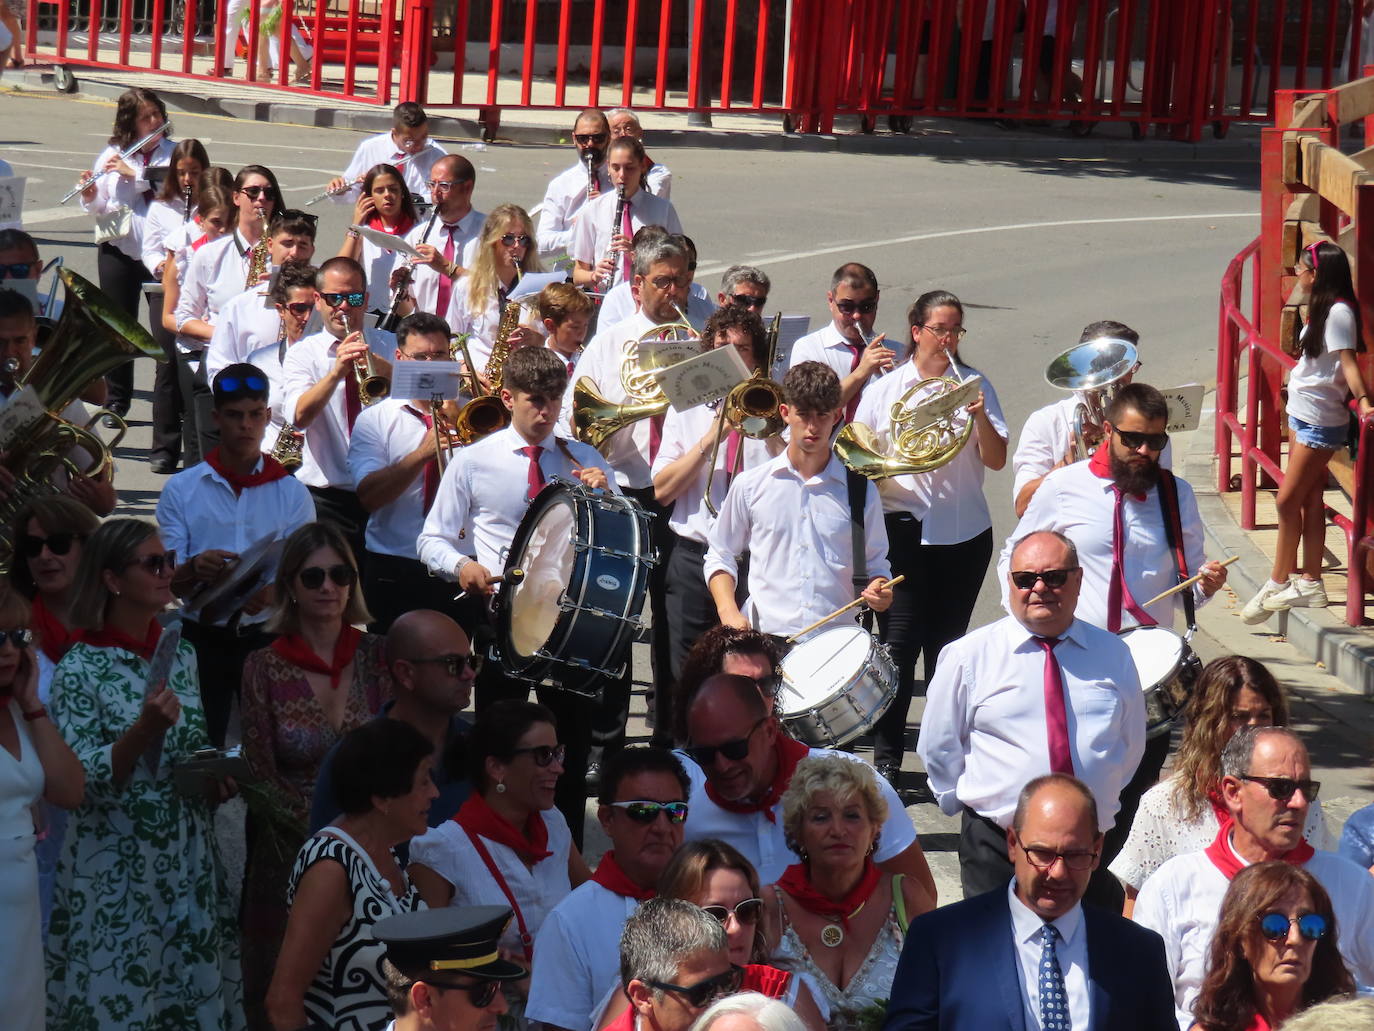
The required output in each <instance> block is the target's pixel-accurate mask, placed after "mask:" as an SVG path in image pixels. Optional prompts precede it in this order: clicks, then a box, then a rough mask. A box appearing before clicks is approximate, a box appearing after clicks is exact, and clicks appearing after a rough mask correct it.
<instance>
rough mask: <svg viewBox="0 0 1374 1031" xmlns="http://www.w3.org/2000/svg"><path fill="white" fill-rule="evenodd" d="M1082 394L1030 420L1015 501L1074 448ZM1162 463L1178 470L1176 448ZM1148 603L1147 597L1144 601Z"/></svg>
mask: <svg viewBox="0 0 1374 1031" xmlns="http://www.w3.org/2000/svg"><path fill="white" fill-rule="evenodd" d="M1081 397H1082V395H1081V394H1080V393H1079V392H1078V391H1074V392H1073V393H1072V394H1070V395H1069V396H1068V397H1065V398H1061V399H1060V400H1058V401H1056V402H1055V403H1054V404H1052V405H1045V407H1044V408H1037V409H1036V410H1035V411H1033V412H1031V413H1030V415H1028V416H1027V417H1026V422H1025V425H1023V426H1022V427H1021V437H1020V439H1018V440H1017V442H1016V451H1015V453H1014V454H1013V455H1012V456H1011V469H1012V477H1013V482H1012V486H1011V498H1012V501H1015V500H1016V498H1017V497H1018V496H1019V495H1020V494H1021V490H1022V488H1023V487H1025V485H1026V484H1028V483H1030V482H1031V481H1032V480H1038V479H1040V478H1041V477H1043V476H1044V475H1045V474H1047V473H1048V472H1049V471H1050V470H1051V469H1053V468H1054V467H1055V466H1056V465H1058V464H1059V463H1060V462H1062V461H1063V460H1064V455H1065V453H1066V452H1067V451H1068V450H1069V448H1070V447H1071V446H1072V445H1073V417H1074V412H1075V411H1077V409H1078V406H1079V405H1080V404H1081V403H1082V401H1081V400H1080V398H1081ZM1159 464H1160V467H1161V468H1163V469H1172V468H1173V467H1174V446H1173V444H1172V443H1170V444H1165V445H1164V450H1163V451H1162V452H1160V455H1159ZM1140 600H1141V601H1144V600H1145V599H1144V598H1141V599H1140Z"/></svg>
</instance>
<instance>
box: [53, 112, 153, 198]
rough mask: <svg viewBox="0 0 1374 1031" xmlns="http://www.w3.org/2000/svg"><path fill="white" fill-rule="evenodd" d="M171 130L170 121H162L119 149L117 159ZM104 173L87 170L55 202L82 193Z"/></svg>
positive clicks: (122, 159) (134, 152)
mask: <svg viewBox="0 0 1374 1031" xmlns="http://www.w3.org/2000/svg"><path fill="white" fill-rule="evenodd" d="M171 131H172V123H171V122H163V123H162V124H161V125H159V126H158V127H157V128H156V129H154V130H153V131H152V132H150V133H149V134H148V135H147V136H145V137H143V139H141V140H139V141H138V142H137V143H134V144H131V145H130V146H128V147H126V148H124V149H123V150H121V151H120V152H119V159H118V160H120V161H128V160H129V159H130V158H131V157H133V156H134V155H135V154H137V153H138V152H139V151H140V150H142V149H143V148H144V147H146V146H147V145H148V144H150V143H152V142H153V140H155V139H157V138H158V137H159V136H165V135H166V134H167V133H169V132H171ZM104 174H105V173H104V172H87V173H86V174H85V175H84V176H82V177H81V181H80V182H79V183H77V184H76V185H75V186H73V187H72V188H71V189H70V190H68V191H67V195H66V196H65V197H63V198H62V199H61V200H60V201H58V202H57V203H59V204H66V203H67V201H69V200H71V199H72V198H73V197H75V196H76V195H77V194H78V193H84V192H85V191H86V190H89V189H90V188H91V187H92V186H94V185H95V183H96V180H98V179H99V178H100V177H101V176H102V175H104Z"/></svg>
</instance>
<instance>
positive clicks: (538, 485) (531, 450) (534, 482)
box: [520, 444, 544, 501]
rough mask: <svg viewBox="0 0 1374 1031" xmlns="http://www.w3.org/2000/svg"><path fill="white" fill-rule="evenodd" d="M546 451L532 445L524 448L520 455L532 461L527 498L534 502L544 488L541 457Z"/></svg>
mask: <svg viewBox="0 0 1374 1031" xmlns="http://www.w3.org/2000/svg"><path fill="white" fill-rule="evenodd" d="M543 450H544V449H543V448H542V447H540V446H539V445H538V444H530V445H529V446H528V447H522V448H521V449H520V453H521V454H522V455H526V456H528V457H529V460H530V474H529V483H530V485H529V489H528V490H526V491H525V498H526V500H528V501H533V500H534V496H535V495H536V494H538V493H539V492H540V491H541V490H542V489H543V487H544V470H542V469H540V468H539V455H540V453H541V452H542V451H543Z"/></svg>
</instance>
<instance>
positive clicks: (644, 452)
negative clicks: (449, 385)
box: [473, 311, 701, 490]
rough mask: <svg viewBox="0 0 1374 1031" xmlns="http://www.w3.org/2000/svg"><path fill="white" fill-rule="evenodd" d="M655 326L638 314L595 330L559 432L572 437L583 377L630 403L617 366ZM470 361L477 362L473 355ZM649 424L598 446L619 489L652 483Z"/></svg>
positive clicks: (610, 397)
mask: <svg viewBox="0 0 1374 1031" xmlns="http://www.w3.org/2000/svg"><path fill="white" fill-rule="evenodd" d="M656 325H657V323H655V322H654V320H653V319H651V318H649V317H648V316H647V315H645V314H644V312H642V311H640V312H635V314H634V315H632V316H631V317H630V318H628V319H624V320H623V321H621V322H617V323H613V324H609V323H608V324H607V325H606V328H604V329H598V330H597V331H596V335H595V336H594V337H592V339H591V341H590V342H589V343H588V344H587V348H586V350H585V351H584V352H583V355H582V359H581V361H579V362H578V364H577V375H576V376H574V377H570V378H569V379H568V387H567V390H566V391H565V392H564V394H563V409H562V411H560V412H559V415H558V431H559V433H561V434H563V435H564V436H566V437H571V436H572V422H571V420H572V410H573V390H574V389H575V388H576V386H577V381H578V380H579V379H581V378H582V377H583V376H586V377H588V378H589V379H591V381H592V382H593V383H594V384H596V389H597V390H599V391H600V392H601V395H602V396H603V397H605V398H606V400H607V401H609V402H610V403H611V404H617V405H618V404H624V403H625V402H626V401H628V400H629V395H628V394H626V393H625V387H624V385H623V384H622V383H621V380H620V367H621V364H622V363H623V362H624V360H625V344H626V343H627V342H628V341H638V340H639V338H640V337H641V336H643V335H644V334H645V333H647V332H648V331H649V330H651V329H653V328H654V327H655V326H656ZM697 328H698V329H700V328H701V327H700V326H698V327H697ZM473 360H474V361H475V360H476V356H475V355H474V358H473ZM649 424H650V420H649V419H639V420H637V421H635V422H633V423H631V424H630V425H629V426H626V427H625V428H624V429H623V430H617V431H616V432H615V433H613V434H611V435H610V436H609V437H608V438H606V442H605V443H604V444H602V445H601V452H602V454H604V455H605V456H606V460H607V461H608V462H609V463H610V464H611V467H612V468H613V469H615V479H616V482H617V483H618V484H620V486H621V487H629V488H632V489H635V490H638V489H639V488H641V487H647V486H649V485H650V484H651V483H652V482H653V477H652V476H651V475H650V472H649V468H650V466H649V463H650V455H649Z"/></svg>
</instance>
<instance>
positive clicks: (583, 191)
mask: <svg viewBox="0 0 1374 1031" xmlns="http://www.w3.org/2000/svg"><path fill="white" fill-rule="evenodd" d="M587 181H588V180H587V166H586V165H584V164H582V163H581V162H580V161H579V162H578V163H577V164H575V165H573V166H572V167H571V168H568V169H565V170H563V171H562V172H559V173H558V174H557V175H556V176H554V177H553V179H551V180H550V181H549V187H548V189H547V190H545V191H544V200H543V203H541V204H540V206H539V231H538V233H537V236H538V239H539V256H540V257H542V258H559V257H562V256H564V255H565V254H566V253H567V252H568V248H569V247H570V246H571V245H572V235H573V226H574V225H575V224H576V222H577V218H578V216H579V215H580V214H581V212H582V206H583V205H584V204H585V203H586V202H587ZM596 181H597V188H598V189H600V190H601V193H602V195H605V194H606V193H607V192H608V191H609V192H612V193H613V192H614V191H613V190H612V189H611V177H610V176H609V175H608V174H607V173H606V163H605V162H604V161H603V162H602V163H601V164H600V165H599V166H598V167H597V169H596Z"/></svg>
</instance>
